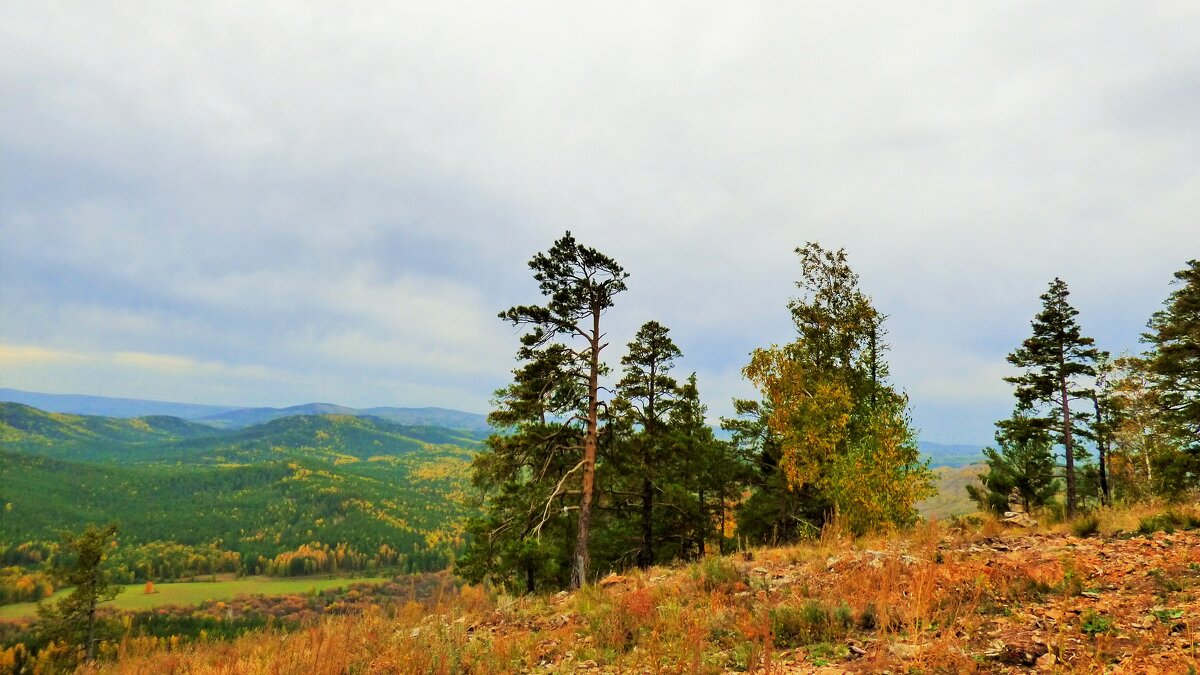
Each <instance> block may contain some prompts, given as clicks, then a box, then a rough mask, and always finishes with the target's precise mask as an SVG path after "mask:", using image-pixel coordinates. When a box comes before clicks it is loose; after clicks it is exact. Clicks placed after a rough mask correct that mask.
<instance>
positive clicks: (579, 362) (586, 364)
mask: <svg viewBox="0 0 1200 675" xmlns="http://www.w3.org/2000/svg"><path fill="white" fill-rule="evenodd" d="M529 267H530V269H532V270H533V272H534V279H536V280H537V282H538V285H539V288H540V290H541V292H542V295H543V296H545V297H546V298H547V301H546V303H545V304H543V305H522V306H517V307H512V308H510V309H509V310H507V311H505V312H501V313H500V318H502V319H505V320H507V321H509V322H511V323H512V324H513V325H514V326H522V327H525V328H526V329H527V331H526V333H525V334H524V335H523V336H522V337H521V344H522V347H521V351H520V352H519V354H518V358H520V359H521V360H523V361H525V362H527V363H529V364H531V365H532V364H538V365H537V368H539V369H547V368H548V369H550V370H556V371H557V372H556V373H550V374H549V375H551V376H550V377H549V378H548V379H549V380H550V381H554V382H561V381H563V380H570V381H571V384H570V385H568V384H561V385H559V386H557V387H555V388H554V389H553V391H554V392H556V393H555V395H556V396H559V397H563V396H565V395H569V394H570V393H574V392H578V393H582V394H583V400H582V401H576V402H577V403H581V405H578V406H576V407H575V408H574V409H573V410H572V414H571V421H572V422H575V421H578V422H579V423H580V424H582V427H583V428H582V433H581V434H579V435H577V436H576V435H574V434H571V433H569V431H568V430H570V429H576V428H577V427H575V426H574V425H573V424H567V425H562V428H560V429H559V430H558V431H557V432H556V433H555V434H554V435H553V439H554V440H553V441H549V442H551V443H552V447H553V448H554V449H555V450H556V451H558V452H555V453H553V454H555V455H558V456H561V455H562V453H563V452H565V453H566V454H568V455H571V456H577V457H578V458H579V459H578V461H577V462H575V463H574V465H573V466H571V467H570V468H569V469H567V471H566V472H565V473H564V474H563V476H562V477H561V478H560V480H559V481H558V482H557V483H556V484H555V486H554V488H553V489H552V490H551V491H550V493H549V494H546V495H544V503H545V505H546V509H545V510H544V512H543V513H544V515H545V514H548V513H549V508H550V506H551V505H552V504H553V503H554V501H555V500H556V499H557V498H559V497H561V496H562V495H563V494H565V493H564V491H565V490H567V489H568V488H567V486H566V484H567V480H568V478H573V476H574V475H576V472H578V477H579V487H578V494H579V506H578V515H577V521H576V538H575V549H574V554H573V556H572V573H571V586H572V587H573V588H578V587H579V586H581V585H582V584H585V583H587V580H588V570H589V566H590V560H591V559H590V555H589V551H588V543H589V540H590V535H591V525H592V513H593V508H594V499H595V495H596V487H595V480H596V457H597V445H598V438H599V409H600V406H601V401H600V375H601V373H602V371H603V369H604V364H603V362H602V361H601V358H600V353H601V351H603V350H604V348H605V347H607V346H608V343H606V342H604V337H605V336H604V332H603V331H602V330H601V323H600V319H601V317H602V316H603V315H604V313H605V311H606V310H608V309H609V308H610V307H612V306H613V298H614V297H615V296H616V295H617V294H618V293H620V292H622V291H624V290H625V288H626V286H625V279H626V278H627V277H628V276H629V275H628V274H627V273H626V272H625V271H624V270H623V269H622V268H621V266H620V265H618V264H617V263H616V261H614V260H613V259H612V258H609V257H608V256H606V255H604V254H602V253H600V252H599V251H597V250H596V249H593V248H589V247H586V246H582V245H580V244H579V243H577V242H576V241H575V238H574V237H572V236H571V233H570V232H567V233H566V234H564V235H563V236H562V238H560V239H559V240H558V241H556V242H554V245H553V246H552V247H551V248H550V250H549V251H547V252H545V253H538V254H537V255H535V256H534V257H533V259H531V260H530V261H529ZM564 340H569V341H573V342H575V343H576V344H580V343H582V344H581V345H580V346H578V347H576V348H571V347H570V346H568V345H567V344H565V343H564V342H562V341H564ZM576 387H577V388H576ZM513 393H514V394H516V395H517V396H518V399H514V400H512V401H510V402H509V404H508V405H512V406H515V409H514V411H513V412H514V413H515V414H517V416H516V418H514V421H516V422H517V423H518V424H520V423H521V422H520V420H524V422H525V423H529V422H531V421H532V420H530V419H529V418H528V417H524V416H522V415H520V414H519V413H520V412H522V411H523V409H524V408H526V407H528V406H529V402H528V401H522V400H520V399H521V398H528V396H529V394H530V393H537V392H526V391H516V392H513ZM536 405H538V404H535V406H536ZM544 412H545V411H543V413H544ZM540 440H542V442H543V443H544V442H546V440H545V439H540ZM502 445H503V444H502ZM544 467H545V468H547V469H548V468H549V464H545V465H544ZM536 475H538V476H542V477H544V472H543V471H541V470H539V471H538V473H537V474H536ZM544 523H545V519H543V520H542V522H541V524H540V525H539V526H538V527H539V528H540V527H541V525H544Z"/></svg>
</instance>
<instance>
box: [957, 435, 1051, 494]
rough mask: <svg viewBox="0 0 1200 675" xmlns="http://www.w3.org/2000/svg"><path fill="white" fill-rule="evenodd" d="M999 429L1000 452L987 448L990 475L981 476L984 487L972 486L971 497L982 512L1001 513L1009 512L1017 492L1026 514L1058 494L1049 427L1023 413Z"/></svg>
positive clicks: (997, 438) (969, 489)
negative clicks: (1013, 495)
mask: <svg viewBox="0 0 1200 675" xmlns="http://www.w3.org/2000/svg"><path fill="white" fill-rule="evenodd" d="M996 426H998V427H999V430H998V431H997V432H996V443H997V445H998V447H999V448H1000V449H999V451H997V450H996V449H994V448H984V450H983V454H984V456H985V457H987V465H988V472H987V473H985V474H980V476H979V480H980V482H981V483H982V484H983V487H982V489H980V488H979V487H977V486H974V485H968V486H967V494H969V495H970V497H971V499H972V500H973V501H974V502H975V503H976V504H978V505H979V508H980V509H983V510H986V511H991V512H992V513H997V514H1000V513H1004V512H1005V511H1007V510H1008V505H1009V498H1010V497H1011V495H1012V494H1013V490H1014V489H1015V490H1016V491H1017V494H1019V495H1020V499H1021V505H1022V507H1023V508H1024V509H1025V511H1026V512H1027V513H1031V512H1033V511H1036V510H1037V509H1040V508H1041V507H1042V506H1044V505H1045V504H1046V503H1047V502H1049V501H1050V500H1051V499H1053V498H1054V495H1055V494H1056V493H1057V492H1058V481H1057V480H1056V479H1055V477H1054V470H1055V466H1054V454H1053V452H1051V448H1050V446H1051V439H1050V435H1049V433H1047V432H1046V430H1045V425H1043V424H1039V423H1038V421H1036V420H1030V419H1029V418H1027V417H1024V416H1022V415H1021V413H1020V412H1016V413H1014V414H1013V416H1012V417H1011V418H1009V419H1007V420H1004V421H1002V422H998V423H997V425H996Z"/></svg>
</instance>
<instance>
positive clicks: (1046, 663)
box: [1034, 652, 1058, 670]
mask: <svg viewBox="0 0 1200 675" xmlns="http://www.w3.org/2000/svg"><path fill="white" fill-rule="evenodd" d="M1057 662H1058V658H1057V657H1055V656H1054V655H1053V654H1051V653H1049V652H1047V653H1045V654H1042V655H1041V656H1039V657H1038V658H1037V661H1035V662H1034V665H1036V666H1037V669H1038V670H1054V664H1055V663H1057Z"/></svg>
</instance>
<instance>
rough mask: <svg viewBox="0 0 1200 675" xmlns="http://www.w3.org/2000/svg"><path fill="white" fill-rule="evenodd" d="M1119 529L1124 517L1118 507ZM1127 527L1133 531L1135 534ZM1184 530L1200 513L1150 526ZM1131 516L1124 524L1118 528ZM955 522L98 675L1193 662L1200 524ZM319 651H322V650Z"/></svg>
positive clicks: (330, 629) (466, 597) (381, 619)
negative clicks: (1094, 532) (305, 667)
mask: <svg viewBox="0 0 1200 675" xmlns="http://www.w3.org/2000/svg"><path fill="white" fill-rule="evenodd" d="M1122 518H1124V519H1125V520H1126V521H1129V520H1130V518H1129V517H1127V516H1122ZM1136 522H1137V520H1136V518H1133V519H1132V523H1134V524H1131V525H1130V527H1136ZM1170 522H1181V523H1185V524H1186V523H1188V522H1190V523H1191V524H1193V525H1195V524H1196V522H1197V521H1196V520H1195V519H1194V518H1193V519H1192V520H1191V521H1188V520H1187V518H1183V519H1181V520H1180V519H1176V521H1171V520H1169V519H1160V520H1150V519H1147V520H1145V521H1143V526H1144V529H1146V530H1147V531H1149V530H1152V529H1153V528H1154V527H1155V523H1158V524H1160V525H1161V524H1167V529H1171V528H1170V525H1169V523H1170ZM1127 524H1128V523H1127ZM1102 529H1103V530H1104V533H1103V534H1101V535H1099V536H1095V537H1089V538H1081V537H1078V536H1074V535H1073V534H1068V533H1064V532H1034V533H1026V534H1022V533H1013V532H1001V531H999V529H998V528H997V527H996V526H995V525H994V524H985V525H984V527H983V528H982V531H975V532H969V533H968V532H961V531H951V530H948V529H947V528H945V527H941V526H938V525H932V526H928V527H925V528H923V529H920V530H918V531H915V532H913V533H911V534H910V535H908V536H906V537H903V538H894V539H890V540H889V539H874V540H872V539H865V540H857V541H849V540H839V539H837V538H835V537H826V538H825V539H824V540H822V541H820V542H816V543H814V544H809V545H803V546H796V547H791V548H781V549H760V550H754V551H749V552H745V553H739V554H736V555H733V556H729V557H715V556H714V557H709V558H707V559H705V560H702V561H700V562H697V563H694V564H691V565H688V566H684V567H676V568H651V569H649V570H647V571H645V572H630V573H629V574H627V575H622V576H610V577H608V578H605V579H603V580H601V581H600V582H599V583H596V584H593V585H591V586H588V587H585V588H584V589H583V590H581V591H579V592H577V593H574V594H567V593H560V594H557V595H550V596H530V597H524V598H512V597H508V596H505V595H503V594H497V593H494V592H488V591H485V590H484V589H482V588H479V587H471V586H466V587H463V588H462V589H461V591H460V592H459V593H458V594H457V595H456V597H453V598H446V599H443V600H442V601H441V602H438V603H435V604H434V605H432V606H430V607H428V608H426V609H424V610H423V611H417V610H416V609H411V608H410V609H406V610H404V611H400V612H398V613H397V614H396V615H395V616H394V617H388V616H385V615H383V614H381V613H368V614H367V615H365V616H362V617H336V618H330V619H326V620H324V621H322V622H321V623H317V624H314V625H313V626H312V628H310V629H308V630H304V631H299V632H295V633H291V634H288V635H279V634H275V633H266V634H257V635H249V636H245V637H243V638H240V639H238V640H236V641H234V642H232V643H229V644H223V645H196V646H193V647H189V648H185V649H183V650H179V651H175V652H172V653H170V654H167V653H163V652H152V653H148V654H137V653H133V652H127V654H126V656H125V657H124V658H123V660H122V661H120V662H118V663H116V664H109V665H107V666H105V667H104V668H103V669H102V670H103V672H114V673H133V672H159V671H160V670H162V669H163V668H165V667H166V666H168V665H170V667H172V668H174V669H176V670H181V671H186V672H192V673H207V672H229V669H230V668H231V667H233V666H234V664H237V668H238V671H239V672H248V673H253V672H279V671H282V672H291V671H292V670H293V669H295V668H298V667H299V666H301V665H302V664H319V665H318V666H317V667H316V668H315V669H313V670H312V671H311V672H330V673H335V672H406V673H437V672H470V673H501V672H536V673H552V672H553V673H563V672H606V673H616V672H626V673H628V672H634V673H643V672H645V673H658V672H670V673H676V672H679V673H728V672H743V671H752V672H772V673H842V672H855V673H859V672H862V673H867V672H921V673H971V672H997V673H1004V672H1036V671H1044V672H1077V673H1091V672H1100V671H1105V672H1119V673H1176V672H1188V671H1189V669H1191V668H1195V667H1196V666H1197V663H1198V661H1197V656H1198V654H1197V649H1196V645H1195V629H1196V627H1197V623H1198V621H1200V599H1198V593H1200V533H1198V532H1196V531H1176V532H1162V531H1158V532H1150V533H1148V534H1138V533H1130V532H1125V531H1121V532H1118V531H1115V530H1114V529H1113V528H1110V527H1107V526H1103V527H1102ZM318 655H319V658H318Z"/></svg>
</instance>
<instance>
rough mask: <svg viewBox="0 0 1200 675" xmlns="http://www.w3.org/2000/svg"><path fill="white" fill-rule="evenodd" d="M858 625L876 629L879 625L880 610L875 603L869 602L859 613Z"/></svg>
mask: <svg viewBox="0 0 1200 675" xmlns="http://www.w3.org/2000/svg"><path fill="white" fill-rule="evenodd" d="M858 627H859V628H861V629H863V630H875V629H876V628H878V627H879V612H878V611H877V610H876V609H875V603H873V602H868V603H867V605H866V606H865V607H863V610H862V612H860V613H859V615H858Z"/></svg>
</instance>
